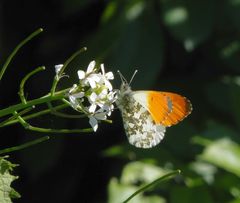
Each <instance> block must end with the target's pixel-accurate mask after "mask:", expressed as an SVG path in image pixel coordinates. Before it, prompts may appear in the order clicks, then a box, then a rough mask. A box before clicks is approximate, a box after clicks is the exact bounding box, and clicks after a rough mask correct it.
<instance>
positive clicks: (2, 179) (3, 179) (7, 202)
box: [0, 156, 20, 203]
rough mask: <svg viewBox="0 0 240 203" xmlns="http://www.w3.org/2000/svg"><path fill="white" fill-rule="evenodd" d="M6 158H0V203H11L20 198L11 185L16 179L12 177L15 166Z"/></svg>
mask: <svg viewBox="0 0 240 203" xmlns="http://www.w3.org/2000/svg"><path fill="white" fill-rule="evenodd" d="M6 158H8V156H5V157H0V200H1V203H11V202H12V199H15V198H20V194H19V193H18V192H17V191H15V190H14V189H13V188H12V187H11V184H12V182H13V181H14V180H16V179H17V178H18V177H17V176H14V175H12V172H13V169H14V168H15V167H16V166H17V165H16V164H12V163H11V162H10V161H8V160H6Z"/></svg>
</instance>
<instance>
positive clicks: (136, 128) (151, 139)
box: [116, 71, 192, 148]
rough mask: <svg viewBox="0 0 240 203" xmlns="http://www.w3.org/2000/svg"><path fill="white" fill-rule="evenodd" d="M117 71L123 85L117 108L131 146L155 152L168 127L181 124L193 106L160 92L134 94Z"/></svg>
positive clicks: (182, 98)
mask: <svg viewBox="0 0 240 203" xmlns="http://www.w3.org/2000/svg"><path fill="white" fill-rule="evenodd" d="M136 72H137V71H135V73H134V74H133V76H132V78H131V80H130V82H129V83H128V82H127V81H126V79H125V78H124V77H123V75H122V74H121V73H120V72H119V71H118V73H119V75H120V78H121V80H122V84H121V87H120V90H119V91H118V94H117V98H118V99H117V101H116V104H117V106H118V108H119V109H120V111H121V114H122V119H123V125H124V128H125V132H126V135H127V137H128V140H129V142H130V144H132V145H134V146H136V147H138V148H152V147H154V146H156V145H157V144H159V143H160V142H161V140H162V139H163V138H164V135H165V131H166V127H170V126H172V125H175V124H177V123H179V122H180V121H182V120H183V119H184V118H185V117H187V116H188V115H189V114H190V113H191V111H192V104H191V102H190V101H189V100H188V99H187V98H186V97H183V96H181V95H179V94H176V93H171V92H161V91H132V90H131V87H130V83H131V81H132V79H133V77H134V76H135V74H136Z"/></svg>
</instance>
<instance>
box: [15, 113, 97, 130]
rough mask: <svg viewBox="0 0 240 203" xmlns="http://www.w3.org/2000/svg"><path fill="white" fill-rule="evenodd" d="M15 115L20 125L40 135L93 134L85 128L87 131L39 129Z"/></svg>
mask: <svg viewBox="0 0 240 203" xmlns="http://www.w3.org/2000/svg"><path fill="white" fill-rule="evenodd" d="M14 115H17V118H18V121H19V123H21V124H22V126H23V127H24V128H25V129H27V130H32V131H36V132H40V133H87V132H92V131H93V129H92V128H85V129H71V130H70V129H51V128H39V127H35V126H32V125H30V124H29V123H27V122H26V121H25V120H24V119H23V118H22V117H21V116H19V114H18V113H17V112H16V111H15V112H14Z"/></svg>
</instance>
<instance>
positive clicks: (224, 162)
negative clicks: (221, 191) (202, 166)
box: [199, 138, 240, 177]
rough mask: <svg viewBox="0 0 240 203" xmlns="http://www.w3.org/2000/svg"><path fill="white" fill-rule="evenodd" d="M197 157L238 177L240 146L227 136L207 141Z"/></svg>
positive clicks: (239, 175)
mask: <svg viewBox="0 0 240 203" xmlns="http://www.w3.org/2000/svg"><path fill="white" fill-rule="evenodd" d="M199 158H200V159H202V160H203V161H207V162H210V163H212V164H213V165H216V166H218V167H220V168H223V169H225V170H227V171H229V172H231V173H233V174H235V175H237V176H238V177H240V146H239V145H238V144H237V143H236V142H233V141H232V140H230V139H229V138H222V139H219V140H216V141H213V142H211V143H209V144H208V145H207V147H206V148H205V149H204V151H203V153H202V154H201V155H200V156H199Z"/></svg>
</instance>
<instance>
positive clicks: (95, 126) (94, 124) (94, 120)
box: [88, 111, 107, 132]
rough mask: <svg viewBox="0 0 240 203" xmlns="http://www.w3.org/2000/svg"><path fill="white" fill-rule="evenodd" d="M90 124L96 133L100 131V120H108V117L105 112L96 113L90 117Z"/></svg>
mask: <svg viewBox="0 0 240 203" xmlns="http://www.w3.org/2000/svg"><path fill="white" fill-rule="evenodd" d="M88 118H89V124H90V125H91V126H92V129H93V131H94V132H96V131H97V129H98V120H106V119H107V116H106V113H104V112H100V111H99V112H96V113H95V114H94V115H90V116H88Z"/></svg>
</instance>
